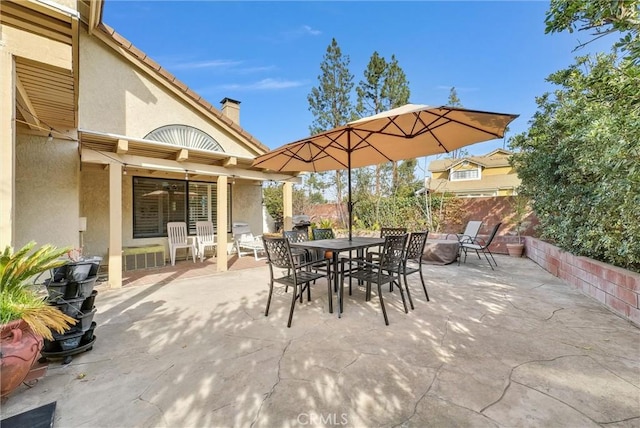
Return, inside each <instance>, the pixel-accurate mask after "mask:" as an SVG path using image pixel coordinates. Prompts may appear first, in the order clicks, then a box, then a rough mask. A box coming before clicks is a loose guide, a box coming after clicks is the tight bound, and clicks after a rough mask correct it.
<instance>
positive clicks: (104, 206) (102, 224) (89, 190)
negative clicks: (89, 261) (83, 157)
mask: <svg viewBox="0 0 640 428" xmlns="http://www.w3.org/2000/svg"><path fill="white" fill-rule="evenodd" d="M80 215H81V216H82V217H86V218H87V231H86V232H84V236H83V239H84V247H85V253H86V254H88V255H92V256H101V257H103V258H104V259H105V260H106V257H107V248H108V246H109V171H107V170H105V169H96V168H92V167H91V165H89V166H88V167H87V166H85V167H83V171H82V173H81V176H80Z"/></svg>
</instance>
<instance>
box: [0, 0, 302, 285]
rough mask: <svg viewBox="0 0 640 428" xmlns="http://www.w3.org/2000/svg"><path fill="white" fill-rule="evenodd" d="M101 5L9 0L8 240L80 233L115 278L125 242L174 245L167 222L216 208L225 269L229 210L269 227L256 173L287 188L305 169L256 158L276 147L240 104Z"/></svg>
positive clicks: (4, 36)
mask: <svg viewBox="0 0 640 428" xmlns="http://www.w3.org/2000/svg"><path fill="white" fill-rule="evenodd" d="M102 7H103V1H102V0H93V1H89V0H80V1H75V0H56V1H55V2H54V1H46V2H44V1H43V2H39V1H35V0H21V1H12V0H2V5H1V9H0V29H1V39H0V40H2V42H1V43H0V55H1V60H0V74H1V75H0V85H1V94H2V97H1V101H0V102H1V103H2V107H1V108H0V113H1V116H0V122H1V127H2V131H1V133H0V135H1V138H2V139H1V142H0V144H1V149H2V166H1V168H0V186H1V187H0V188H1V189H2V192H1V194H0V210H1V211H0V245H1V247H2V248H4V247H5V246H6V245H12V246H14V247H16V248H18V247H21V246H22V245H24V244H25V243H26V242H28V241H31V240H35V241H36V242H38V243H39V244H45V243H52V244H54V245H56V246H72V247H78V246H79V245H80V241H81V239H82V242H83V244H84V250H85V254H87V255H98V256H102V257H103V258H104V263H105V264H108V266H109V285H110V286H112V287H117V286H120V285H121V283H122V254H123V249H126V248H127V247H140V246H143V247H144V246H153V245H156V246H157V245H159V244H160V245H162V246H165V248H166V245H167V244H166V241H167V240H166V224H167V222H169V221H185V222H187V224H188V225H189V229H190V231H191V233H195V227H194V225H195V221H197V220H211V221H213V223H214V226H215V227H216V230H217V237H218V251H217V254H218V261H217V263H218V269H219V270H226V269H227V252H226V248H227V243H228V241H230V240H231V235H230V232H231V223H232V221H245V222H247V223H249V225H250V226H251V228H252V229H254V230H255V231H256V232H257V233H262V228H263V223H264V220H263V216H262V212H263V210H262V187H261V183H262V182H263V181H266V180H273V181H284V182H286V183H287V184H286V185H285V192H289V195H290V192H291V186H292V183H293V182H297V179H296V178H294V177H293V175H289V174H269V173H266V172H263V171H260V170H256V169H254V168H252V167H251V163H252V161H253V159H254V158H255V157H256V156H258V155H261V154H263V153H265V152H267V151H268V150H269V149H268V148H267V147H266V146H264V145H263V144H261V143H260V142H259V141H258V140H257V139H256V138H254V137H253V136H251V135H250V134H249V133H248V132H246V131H245V130H244V129H243V128H242V127H241V126H240V123H239V119H240V103H239V102H238V101H234V100H231V99H229V98H224V99H223V100H222V101H221V103H222V108H221V110H218V109H217V108H215V107H214V106H212V105H211V104H210V103H209V102H208V101H207V100H205V99H203V98H202V97H200V96H199V95H198V94H197V93H195V92H194V91H192V90H191V89H190V88H188V87H187V86H186V85H184V84H183V83H182V82H180V81H179V80H177V79H176V78H175V76H173V75H172V74H171V73H169V72H168V71H167V70H165V69H164V68H163V67H162V66H161V65H160V64H158V63H156V62H155V61H153V60H152V59H151V58H149V57H148V56H147V55H146V54H145V53H144V52H142V51H140V50H139V49H137V48H136V47H135V46H133V45H131V43H130V42H128V41H127V40H126V39H124V38H123V37H121V36H120V35H118V33H116V32H115V31H114V30H113V29H112V28H110V27H108V26H107V25H106V24H105V23H103V22H102ZM285 200H286V199H285ZM289 200H291V198H290V197H289ZM286 209H287V208H286V207H285V210H286ZM288 211H289V212H291V208H290V207H289V208H288ZM85 225H86V226H85ZM85 229H86V230H85ZM81 230H84V231H83V232H82V237H81V236H80V233H79V231H81ZM165 256H166V257H168V253H167V252H165Z"/></svg>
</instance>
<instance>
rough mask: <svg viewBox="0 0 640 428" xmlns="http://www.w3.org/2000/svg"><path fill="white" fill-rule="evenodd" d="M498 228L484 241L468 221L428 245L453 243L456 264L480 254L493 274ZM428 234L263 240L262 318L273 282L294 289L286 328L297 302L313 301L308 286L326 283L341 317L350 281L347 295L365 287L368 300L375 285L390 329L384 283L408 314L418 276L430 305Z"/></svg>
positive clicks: (321, 234) (300, 234)
mask: <svg viewBox="0 0 640 428" xmlns="http://www.w3.org/2000/svg"><path fill="white" fill-rule="evenodd" d="M500 225H501V223H497V224H495V225H494V226H493V227H492V230H491V233H490V235H489V238H488V239H486V240H483V239H482V238H479V237H478V236H477V235H478V232H479V230H480V227H481V226H482V222H481V221H470V222H469V223H468V224H467V227H466V229H465V231H464V232H463V233H461V234H455V235H454V236H451V237H450V236H447V239H446V240H437V241H435V242H434V241H432V244H436V245H442V244H443V243H444V244H447V245H449V244H453V245H454V246H455V257H454V259H457V260H458V264H460V261H461V258H462V254H463V253H464V260H465V261H466V257H467V253H468V252H469V251H475V252H476V254H477V255H478V257H479V258H480V253H483V254H484V256H485V258H486V260H487V262H488V263H489V266H490V267H491V269H494V265H495V266H497V263H496V261H495V259H494V257H493V254H491V251H490V250H489V246H490V245H491V242H492V241H493V238H494V237H495V236H496V234H497V231H498V229H499V228H500ZM428 235H429V232H428V231H420V232H411V233H407V229H406V228H392V227H386V228H385V227H383V228H382V229H381V230H380V235H379V237H351V238H346V237H345V238H336V237H335V234H334V232H333V230H332V229H320V228H318V229H312V239H311V240H310V239H309V234H308V233H307V232H306V231H300V230H292V231H285V232H283V234H282V236H273V237H266V236H263V237H262V240H263V242H264V250H265V253H266V257H267V264H268V265H269V273H270V280H269V296H268V298H267V307H266V310H265V316H268V315H269V308H270V305H271V298H272V295H273V288H274V283H280V284H284V285H285V292H287V291H288V289H289V287H292V289H293V293H292V297H291V307H290V310H289V319H288V322H287V327H291V322H292V320H293V312H294V309H295V305H296V301H299V302H300V303H302V302H303V300H304V294H305V293H306V295H307V300H308V301H309V300H311V286H312V285H313V284H315V283H316V281H317V280H320V279H326V282H327V299H328V305H329V313H333V294H334V293H336V296H337V302H338V309H337V312H338V317H341V315H342V312H343V309H344V308H343V299H344V292H343V291H344V285H345V282H346V280H348V287H349V295H351V294H352V286H353V281H354V280H355V281H356V282H357V284H358V285H359V286H363V287H364V288H365V300H366V301H369V300H370V299H371V291H372V285H373V284H375V285H376V286H377V295H378V299H379V301H380V308H381V310H382V315H383V317H384V322H385V324H386V325H389V318H388V316H387V311H386V308H385V304H384V297H383V286H385V285H387V284H388V286H389V291H390V292H392V291H393V289H394V286H395V287H397V288H398V290H399V292H400V297H401V298H402V304H403V306H404V311H405V313H408V312H409V310H408V306H407V300H408V301H409V306H410V307H411V309H412V310H413V309H414V304H413V299H412V297H411V290H410V287H409V281H408V280H407V276H408V275H410V274H413V273H419V274H420V282H421V284H422V289H423V291H424V295H425V298H426V300H427V301H429V293H428V291H427V286H426V284H425V281H424V276H423V272H422V264H423V260H424V255H425V246H426V245H427V242H428V241H427V237H428ZM489 257H491V259H489ZM492 261H493V263H492ZM278 270H280V272H281V273H279V271H278ZM405 294H406V298H405Z"/></svg>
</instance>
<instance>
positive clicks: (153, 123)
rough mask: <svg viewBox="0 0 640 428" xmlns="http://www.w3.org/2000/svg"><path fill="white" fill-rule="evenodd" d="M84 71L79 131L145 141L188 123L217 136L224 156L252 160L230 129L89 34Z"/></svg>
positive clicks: (84, 49) (83, 55) (85, 37)
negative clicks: (158, 130)
mask: <svg viewBox="0 0 640 428" xmlns="http://www.w3.org/2000/svg"><path fill="white" fill-rule="evenodd" d="M80 68H81V70H82V73H81V74H80V99H79V128H81V129H86V130H94V131H100V132H108V133H113V134H119V135H127V136H131V137H135V138H144V137H145V136H146V135H147V134H148V133H149V132H151V131H153V130H154V129H156V128H159V127H161V126H165V125H172V124H182V125H189V126H193V127H195V128H198V129H200V130H202V131H204V132H206V133H207V134H209V135H210V136H212V137H213V138H214V139H215V140H216V141H217V142H218V143H219V144H220V145H221V146H222V148H223V149H224V151H225V152H227V153H231V154H235V155H245V156H251V153H250V152H249V151H248V150H247V149H246V148H244V147H242V146H240V145H239V144H237V143H235V142H234V141H233V140H232V138H231V135H230V134H229V133H228V132H227V131H225V130H223V129H222V128H218V127H216V126H215V125H214V124H212V123H211V120H210V119H207V118H205V117H204V116H203V115H201V114H199V113H197V112H195V111H194V110H193V108H192V107H190V106H188V105H186V103H185V102H184V101H182V100H180V99H179V98H178V97H177V96H175V95H174V94H172V93H171V92H170V91H169V90H167V89H166V88H164V87H162V86H161V85H160V84H159V83H157V82H155V81H154V80H152V79H150V78H149V77H148V75H147V74H146V73H144V72H142V71H141V70H140V69H138V68H136V67H133V66H132V65H131V63H129V62H127V61H125V60H124V59H123V58H121V57H120V56H118V55H117V54H116V53H115V52H113V51H112V50H111V49H110V48H108V47H105V46H104V45H103V44H102V43H101V42H100V41H97V40H96V39H94V38H93V37H91V36H89V35H87V34H86V33H85V32H82V34H81V43H80ZM221 98H222V97H221Z"/></svg>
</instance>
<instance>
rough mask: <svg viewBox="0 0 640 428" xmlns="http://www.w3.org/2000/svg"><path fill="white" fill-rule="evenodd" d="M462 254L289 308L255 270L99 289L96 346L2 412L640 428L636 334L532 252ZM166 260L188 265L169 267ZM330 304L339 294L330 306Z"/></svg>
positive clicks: (98, 420) (106, 418) (321, 290)
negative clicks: (405, 303) (405, 282)
mask: <svg viewBox="0 0 640 428" xmlns="http://www.w3.org/2000/svg"><path fill="white" fill-rule="evenodd" d="M496 258H497V260H498V263H499V267H498V268H497V269H496V270H495V271H492V270H491V269H490V268H489V266H488V265H487V263H486V261H484V260H483V261H480V260H478V259H477V258H475V256H473V257H469V260H468V261H467V263H466V264H463V265H462V266H457V265H455V264H454V265H449V266H426V267H425V268H424V272H425V278H426V280H427V286H428V290H429V296H430V297H431V301H430V302H427V301H426V299H425V296H424V293H423V292H422V288H421V286H420V285H419V276H418V275H412V276H411V277H410V278H411V291H412V295H413V300H414V304H415V310H413V311H410V312H409V313H408V314H405V313H404V311H403V310H402V303H401V299H400V296H399V294H398V292H397V290H396V291H395V292H394V293H390V292H389V291H388V290H387V291H384V299H385V303H386V304H387V312H388V315H389V321H390V323H391V324H390V325H389V326H385V324H384V321H383V317H382V313H381V311H380V306H379V302H378V298H377V296H376V295H375V293H374V296H373V298H372V300H371V302H365V300H364V292H363V291H362V290H360V289H358V288H357V287H356V289H355V290H354V294H353V295H352V296H348V295H346V298H345V312H344V315H343V318H342V319H338V317H337V315H336V314H335V313H334V314H330V313H328V310H327V296H326V284H324V283H322V284H321V283H319V284H317V285H316V286H315V287H314V288H313V292H312V298H313V300H312V301H311V302H307V301H306V299H305V302H304V303H303V304H301V305H297V306H296V311H295V314H294V318H293V325H292V327H291V328H290V329H289V328H287V327H286V320H287V316H288V308H289V304H290V298H291V293H290V292H289V293H288V294H285V293H284V290H283V289H282V288H279V287H278V289H277V291H276V293H275V294H274V299H273V301H272V303H271V313H270V315H269V317H265V316H264V307H265V303H266V298H267V279H268V268H267V267H266V266H265V265H264V262H262V263H258V264H257V265H258V266H257V267H254V268H247V269H241V270H234V271H229V272H225V273H212V274H209V275H201V276H197V277H193V278H185V277H183V276H181V275H175V276H174V277H172V278H169V279H166V278H165V279H162V280H160V281H157V282H156V283H152V284H146V285H132V286H127V287H124V288H122V289H118V290H106V289H99V293H98V296H97V298H96V301H95V305H96V308H97V310H98V312H97V314H96V316H95V319H94V321H96V322H97V328H96V331H95V334H96V337H97V339H96V342H95V346H94V348H93V350H91V351H90V352H85V353H82V354H79V355H76V356H74V358H73V361H72V362H71V363H70V364H67V365H62V364H61V363H60V362H59V361H51V362H50V364H49V369H48V372H47V374H46V376H45V377H44V378H41V379H40V380H39V381H38V382H37V383H35V385H33V386H31V387H27V386H24V385H23V386H21V387H20V388H19V389H18V390H16V391H15V392H13V393H12V394H11V395H10V396H9V398H8V399H7V400H6V401H5V402H4V403H3V405H2V418H6V417H8V416H12V415H15V414H18V413H21V412H24V411H26V410H29V409H33V408H35V407H38V406H41V405H44V404H47V403H50V402H52V401H56V402H57V409H56V413H55V423H54V426H55V427H231V426H234V427H281V426H282V427H289V426H349V427H373V426H384V427H390V426H413V427H425V426H433V427H466V426H480V427H485V426H486V427H492V426H499V427H512V426H534V427H540V426H544V427H551V426H553V427H559V426H561V427H590V426H612V427H640V330H639V329H638V328H637V327H636V326H634V325H633V324H630V323H629V322H627V321H625V320H623V319H621V318H619V317H618V316H616V315H615V314H613V313H612V312H610V311H608V310H607V309H605V308H604V307H603V306H601V305H600V304H598V303H597V302H595V301H594V300H591V299H590V298H588V297H585V296H583V295H582V294H580V293H579V292H578V291H576V290H573V289H572V288H571V287H570V286H568V285H567V284H565V283H563V282H562V281H561V280H559V279H557V278H555V277H553V276H551V275H549V274H548V273H546V272H545V271H543V270H542V269H541V268H539V267H538V266H537V265H535V264H534V263H533V262H531V261H530V260H528V259H515V258H509V257H507V256H496ZM178 263H179V264H187V263H188V264H191V265H192V266H193V264H192V263H191V262H185V261H182V262H178ZM334 302H335V300H334Z"/></svg>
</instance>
